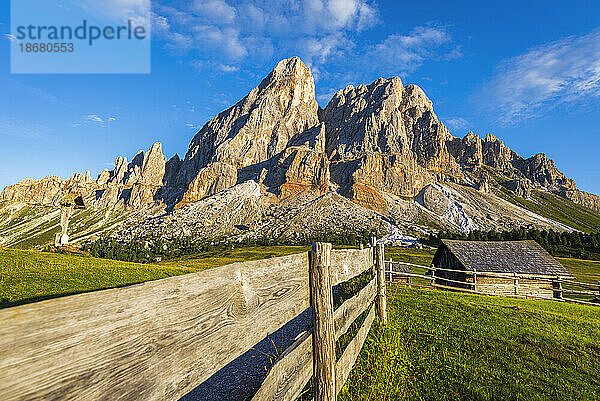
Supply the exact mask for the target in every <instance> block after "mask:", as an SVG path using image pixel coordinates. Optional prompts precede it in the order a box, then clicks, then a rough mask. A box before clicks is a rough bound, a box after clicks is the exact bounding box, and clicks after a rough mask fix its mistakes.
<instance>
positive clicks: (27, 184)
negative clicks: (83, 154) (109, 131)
mask: <svg viewBox="0 0 600 401" xmlns="http://www.w3.org/2000/svg"><path fill="white" fill-rule="evenodd" d="M250 181H252V182H254V183H255V184H256V185H257V186H258V187H257V188H259V189H260V191H259V192H260V193H261V195H260V199H261V200H260V202H258V203H257V205H258V206H257V207H256V210H255V213H254V215H253V217H252V218H249V220H252V221H247V222H246V223H248V224H247V225H248V227H254V228H253V229H252V228H251V229H249V230H241V231H240V230H239V229H234V228H233V227H234V226H246V224H242V223H244V222H239V221H238V222H236V224H230V225H229V226H227V225H226V227H225V228H226V229H225V230H224V232H223V233H220V234H219V235H232V234H233V235H237V236H243V235H262V234H260V233H266V232H275V231H278V230H266V229H264V227H262V228H261V227H260V224H261V223H260V222H262V224H263V225H264V224H275V225H278V224H279V225H280V224H288V225H291V226H296V222H292V221H293V220H294V218H293V217H291V214H289V213H279V214H277V213H271V212H272V211H273V210H279V209H280V208H281V207H282V206H281V205H286V204H287V205H290V206H289V207H290V210H297V213H296V215H297V216H300V215H302V213H301V212H302V211H301V210H300V209H299V207H300V205H305V206H306V205H308V203H306V202H307V201H306V199H312V201H311V202H317V200H318V199H321V197H323V196H325V195H326V194H328V193H334V194H336V196H333V197H331V196H329V197H328V198H327V199H328V201H327V202H330V203H327V202H325V203H327V204H328V205H329V204H333V203H335V204H336V206H335V207H333V206H332V207H331V208H330V209H331V210H330V213H331V215H329V218H331V219H339V218H344V216H346V217H348V216H355V215H356V213H358V214H360V213H362V214H364V216H369V217H368V219H367V220H369V219H372V223H373V224H366V223H365V222H364V221H363V222H361V223H360V224H361V225H363V227H356V229H359V228H360V229H372V228H373V227H377V229H378V230H380V229H382V228H381V227H383V226H386V225H387V226H389V225H390V224H391V225H394V226H395V227H400V228H403V227H404V228H406V229H415V227H419V230H422V229H423V228H424V227H436V228H450V229H458V230H461V231H468V230H471V229H491V228H493V229H508V228H514V227H518V226H521V225H522V226H530V227H536V228H555V229H559V230H564V229H570V228H569V227H568V226H565V225H564V224H559V223H557V222H552V221H548V219H545V218H543V217H541V216H539V215H537V214H536V215H535V216H529V215H527V216H525V214H523V213H520V212H519V209H518V206H515V205H513V206H514V207H513V206H511V205H512V204H511V203H510V202H508V201H506V200H505V199H503V198H502V197H501V196H499V195H501V192H502V191H503V190H508V191H510V192H511V193H513V194H514V195H515V196H519V197H521V198H525V199H527V198H529V197H530V196H531V193H532V191H546V192H549V193H553V194H556V195H558V196H560V197H562V198H564V199H568V200H570V201H572V202H575V203H577V204H579V205H583V206H585V207H587V208H589V209H590V210H592V211H594V212H595V213H597V212H600V197H598V196H596V195H593V194H589V193H586V192H583V191H580V190H579V189H577V186H576V184H575V182H574V181H573V180H571V179H569V178H567V177H566V176H565V175H564V174H563V173H562V172H561V171H560V170H558V168H557V167H556V165H555V163H554V161H553V160H551V159H548V158H547V157H546V156H545V155H544V154H543V153H539V154H536V155H534V156H531V157H529V158H527V159H525V158H523V157H521V156H519V155H518V154H517V153H516V152H514V151H512V150H511V149H510V148H509V147H507V146H506V145H505V144H504V142H502V141H501V140H499V139H498V138H496V137H495V136H494V135H491V134H488V135H487V136H486V137H485V138H481V137H479V136H478V135H476V134H474V133H473V132H469V133H468V134H466V135H465V136H464V137H463V138H458V137H455V136H453V135H452V134H451V133H450V132H449V131H448V129H447V128H446V127H445V125H444V124H443V123H442V122H441V121H440V120H439V119H438V117H437V116H436V114H435V112H434V109H433V102H432V101H431V100H430V99H429V98H428V97H427V96H426V94H425V92H424V91H423V90H422V89H421V88H419V87H418V86H416V85H406V86H404V85H403V83H402V81H401V79H400V78H398V77H392V78H388V79H384V78H379V79H377V80H376V81H374V82H373V83H371V84H369V85H364V84H363V85H358V86H356V87H354V86H348V87H346V88H344V89H340V90H339V91H338V92H337V93H336V94H335V95H334V96H333V98H332V99H331V101H330V102H329V103H328V105H327V106H326V107H325V109H320V108H319V106H318V104H317V102H316V99H315V85H314V79H313V76H312V73H311V71H310V69H309V68H308V67H307V66H306V65H304V63H303V62H302V61H301V60H300V59H299V58H297V57H293V58H290V59H286V60H282V61H280V62H279V63H278V64H277V65H276V66H275V68H274V69H273V71H272V72H271V73H270V74H268V76H267V77H266V78H265V79H263V80H262V81H261V82H260V84H259V85H258V86H257V87H256V88H254V89H252V90H251V91H250V92H249V93H248V95H246V96H245V97H244V98H243V99H241V100H240V101H239V102H238V103H236V104H235V105H233V106H232V107H230V108H229V109H227V110H225V111H223V112H221V113H219V114H218V115H217V116H215V117H214V118H213V119H211V120H210V121H209V122H207V123H206V124H205V125H204V126H203V127H202V129H200V131H198V133H197V134H196V135H195V136H194V138H193V139H192V140H191V142H190V146H189V148H188V151H187V153H186V156H185V157H184V159H180V158H179V156H178V155H174V156H173V157H172V158H171V159H169V160H168V161H167V158H166V157H165V156H164V155H163V153H162V145H161V144H160V143H155V144H154V145H153V146H152V147H151V148H150V149H149V150H148V151H146V152H143V151H140V152H138V153H137V154H136V155H135V156H134V158H133V159H132V160H131V162H128V161H127V159H126V158H124V157H119V158H117V159H116V160H115V167H114V169H113V170H110V171H109V170H108V169H105V170H103V171H102V172H101V173H100V174H99V176H98V178H97V179H96V180H94V179H92V178H91V177H90V174H89V171H88V172H87V173H86V174H85V175H84V174H73V176H72V177H70V178H69V179H67V180H62V179H60V178H59V177H44V178H42V179H40V180H31V179H27V180H24V181H21V182H20V183H17V184H14V185H11V186H8V187H6V188H5V189H4V190H3V191H2V194H1V195H0V201H4V202H5V203H23V204H30V205H44V206H53V207H56V206H57V205H58V202H59V200H60V198H61V194H63V193H64V192H65V191H69V190H77V191H79V192H81V193H82V194H83V195H84V197H85V199H86V203H87V204H88V205H89V207H91V208H93V209H94V210H96V209H97V210H103V209H119V210H125V211H129V212H143V211H145V210H152V214H153V215H156V213H157V210H160V209H161V208H162V210H163V213H166V215H169V214H170V213H174V211H176V210H179V209H185V210H187V209H186V208H190V207H191V206H193V205H195V204H196V203H198V202H202V201H203V200H205V199H209V198H211V197H214V196H216V195H218V194H221V195H222V196H224V197H225V198H226V199H229V200H230V201H233V198H234V197H235V195H231V194H234V193H235V188H236V187H237V186H239V185H244V184H246V183H248V182H250ZM251 192H252V191H251ZM255 192H256V191H254V193H255ZM240 193H246V192H244V191H241V192H240ZM223 194H224V195H223ZM494 194H496V195H494ZM229 195H231V196H230V197H229V198H227V196H229ZM225 198H224V199H225ZM230 198H231V199H230ZM323 199H325V198H323ZM344 199H348V200H350V201H352V202H353V203H354V204H355V205H357V207H359V208H362V209H360V210H361V211H360V212H358V211H357V210H356V209H355V208H354V207H350V205H348V204H347V203H346V202H345V200H344ZM294 202H296V204H294ZM303 202H304V203H303ZM205 203H206V202H205ZM209 203H210V202H209ZM234 203H235V202H234ZM242 203H243V202H242ZM317 203H318V202H317ZM505 203H508V205H507V204H505ZM207 207H208V206H207ZM193 209H194V210H195V211H194V215H195V216H196V218H197V219H200V220H201V219H202V218H203V217H202V213H201V212H198V210H197V209H198V206H197V205H196V207H194V208H193ZM326 209H327V208H326ZM185 210H184V211H183V212H178V213H177V215H178V216H183V215H185ZM190 210H191V209H190ZM253 210H254V209H253ZM371 211H372V212H375V214H374V215H373V214H372V213H371ZM207 213H208V212H207ZM226 213H234V211H226ZM315 213H316V212H315ZM137 216H138V219H137V220H136V221H125V222H124V223H123V225H124V226H127V225H129V226H133V225H144V220H145V219H146V218H148V217H150V216H143V213H142V217H141V218H140V217H139V216H140V213H137ZM265 216H280V217H279V220H278V218H277V217H273V218H272V219H271V220H269V219H268V218H265ZM281 216H285V218H283V217H281ZM377 216H379V217H377ZM307 218H308V217H307ZM348 218H349V217H348ZM351 220H352V221H361V219H354V218H352V219H351ZM375 220H378V221H375ZM369 221H371V220H369ZM357 224H358V223H357ZM365 224H366V225H365ZM301 226H302V224H299V225H298V227H301ZM330 226H331V227H334V228H332V229H333V230H337V229H339V227H338V228H335V227H337V226H336V225H335V224H330ZM411 227H412V228H411ZM322 229H323V230H326V228H325V226H324V227H322ZM327 229H329V228H327ZM298 230H301V228H298ZM133 231H136V230H128V229H127V227H124V228H123V227H121V229H120V231H117V233H116V235H120V234H122V233H123V232H129V233H130V232H133ZM138 231H139V230H138ZM174 231H178V230H174ZM283 231H285V232H286V234H285V236H294V235H296V234H298V235H299V233H293V232H289V230H288V231H286V230H283ZM417 231H418V230H417ZM148 232H150V231H148ZM119 233H120V234H119ZM138 234H139V235H142V234H143V233H142V232H140V233H138ZM296 236H297V235H296Z"/></svg>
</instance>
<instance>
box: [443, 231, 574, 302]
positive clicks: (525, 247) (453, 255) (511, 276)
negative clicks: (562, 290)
mask: <svg viewBox="0 0 600 401" xmlns="http://www.w3.org/2000/svg"><path fill="white" fill-rule="evenodd" d="M432 267H434V268H436V269H449V270H457V271H443V270H435V272H434V273H435V277H436V280H435V282H436V284H440V285H446V286H450V287H459V288H467V289H474V290H476V291H478V292H482V293H486V294H493V295H505V296H514V295H518V296H530V297H543V298H552V297H553V296H555V295H558V291H555V290H559V288H554V286H553V283H552V282H551V280H553V279H556V278H557V277H560V278H568V279H572V278H573V276H572V275H571V273H569V271H568V270H567V269H565V268H564V266H563V265H561V264H560V263H559V262H558V261H557V260H556V259H554V258H553V257H552V255H550V254H549V253H548V252H547V251H546V250H545V249H544V248H542V247H541V246H540V245H539V244H538V243H537V242H535V241H456V240H442V242H441V244H440V246H439V247H438V249H437V251H436V253H435V256H434V257H433V262H432ZM479 273H481V275H480V274H479ZM486 273H488V275H486ZM450 280H451V281H450ZM463 283H464V284H463Z"/></svg>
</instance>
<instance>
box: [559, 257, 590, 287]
mask: <svg viewBox="0 0 600 401" xmlns="http://www.w3.org/2000/svg"><path fill="white" fill-rule="evenodd" d="M556 260H558V261H559V262H560V263H561V264H562V265H563V266H564V267H566V268H567V270H568V271H570V272H571V274H573V275H574V276H575V277H576V278H577V280H578V281H582V282H584V283H591V284H598V283H599V282H600V262H599V261H594V260H582V259H571V258H556Z"/></svg>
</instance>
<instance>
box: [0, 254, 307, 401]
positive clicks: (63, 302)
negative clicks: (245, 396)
mask: <svg viewBox="0 0 600 401" xmlns="http://www.w3.org/2000/svg"><path fill="white" fill-rule="evenodd" d="M307 266H308V258H307V254H299V255H292V256H285V257H279V258H273V259H268V260H262V261H256V262H243V263H235V264H232V265H228V266H223V267H219V268H215V269H211V270H207V271H203V272H200V273H195V274H189V275H185V276H179V277H172V278H168V279H163V280H158V281H152V282H147V283H145V284H144V285H140V286H135V287H129V288H121V289H110V290H104V291H98V292H92V293H86V294H79V295H74V296H69V297H64V298H58V299H53V300H48V301H43V302H38V303H34V304H29V305H23V306H18V307H13V308H8V309H4V310H2V311H0V399H1V400H3V401H9V400H32V399H44V400H74V399H77V400H82V399H83V400H135V399H143V400H168V399H178V398H180V397H181V396H183V395H185V394H187V393H188V392H189V391H190V390H192V389H193V388H194V387H196V386H197V385H199V384H201V383H202V382H203V381H204V380H206V379H207V378H209V377H210V376H211V375H213V374H214V373H215V372H216V371H218V370H219V369H220V368H221V367H223V366H225V365H226V364H227V363H229V362H231V361H232V360H234V359H235V358H236V357H238V356H239V355H242V354H243V353H244V352H246V351H247V350H248V349H249V348H251V347H252V346H254V345H255V344H257V343H258V342H259V341H260V340H262V339H263V338H264V337H265V336H266V335H267V334H268V333H272V332H274V331H276V330H277V329H278V328H280V327H281V326H283V325H284V324H285V323H286V322H288V321H289V320H291V319H292V318H294V317H295V316H297V315H298V314H299V313H301V312H302V311H303V310H305V309H306V308H307V307H308V306H309V304H308V299H309V298H308V271H307V270H308V269H307Z"/></svg>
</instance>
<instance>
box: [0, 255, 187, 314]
mask: <svg viewBox="0 0 600 401" xmlns="http://www.w3.org/2000/svg"><path fill="white" fill-rule="evenodd" d="M193 271H194V269H192V268H183V267H168V266H157V265H144V264H140V263H130V262H119V261H115V260H106V259H96V258H90V257H84V256H75V255H61V254H53V253H44V252H39V251H24V250H16V249H7V248H0V306H2V307H6V306H12V305H18V304H21V303H27V302H35V301H39V300H42V299H47V298H53V297H56V296H61V295H68V294H74V293H80V292H87V291H93V290H98V289H102V288H111V287H118V286H121V285H127V284H134V283H139V282H142V281H149V280H157V279H161V278H165V277H170V276H175V275H179V274H186V273H191V272H193Z"/></svg>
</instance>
